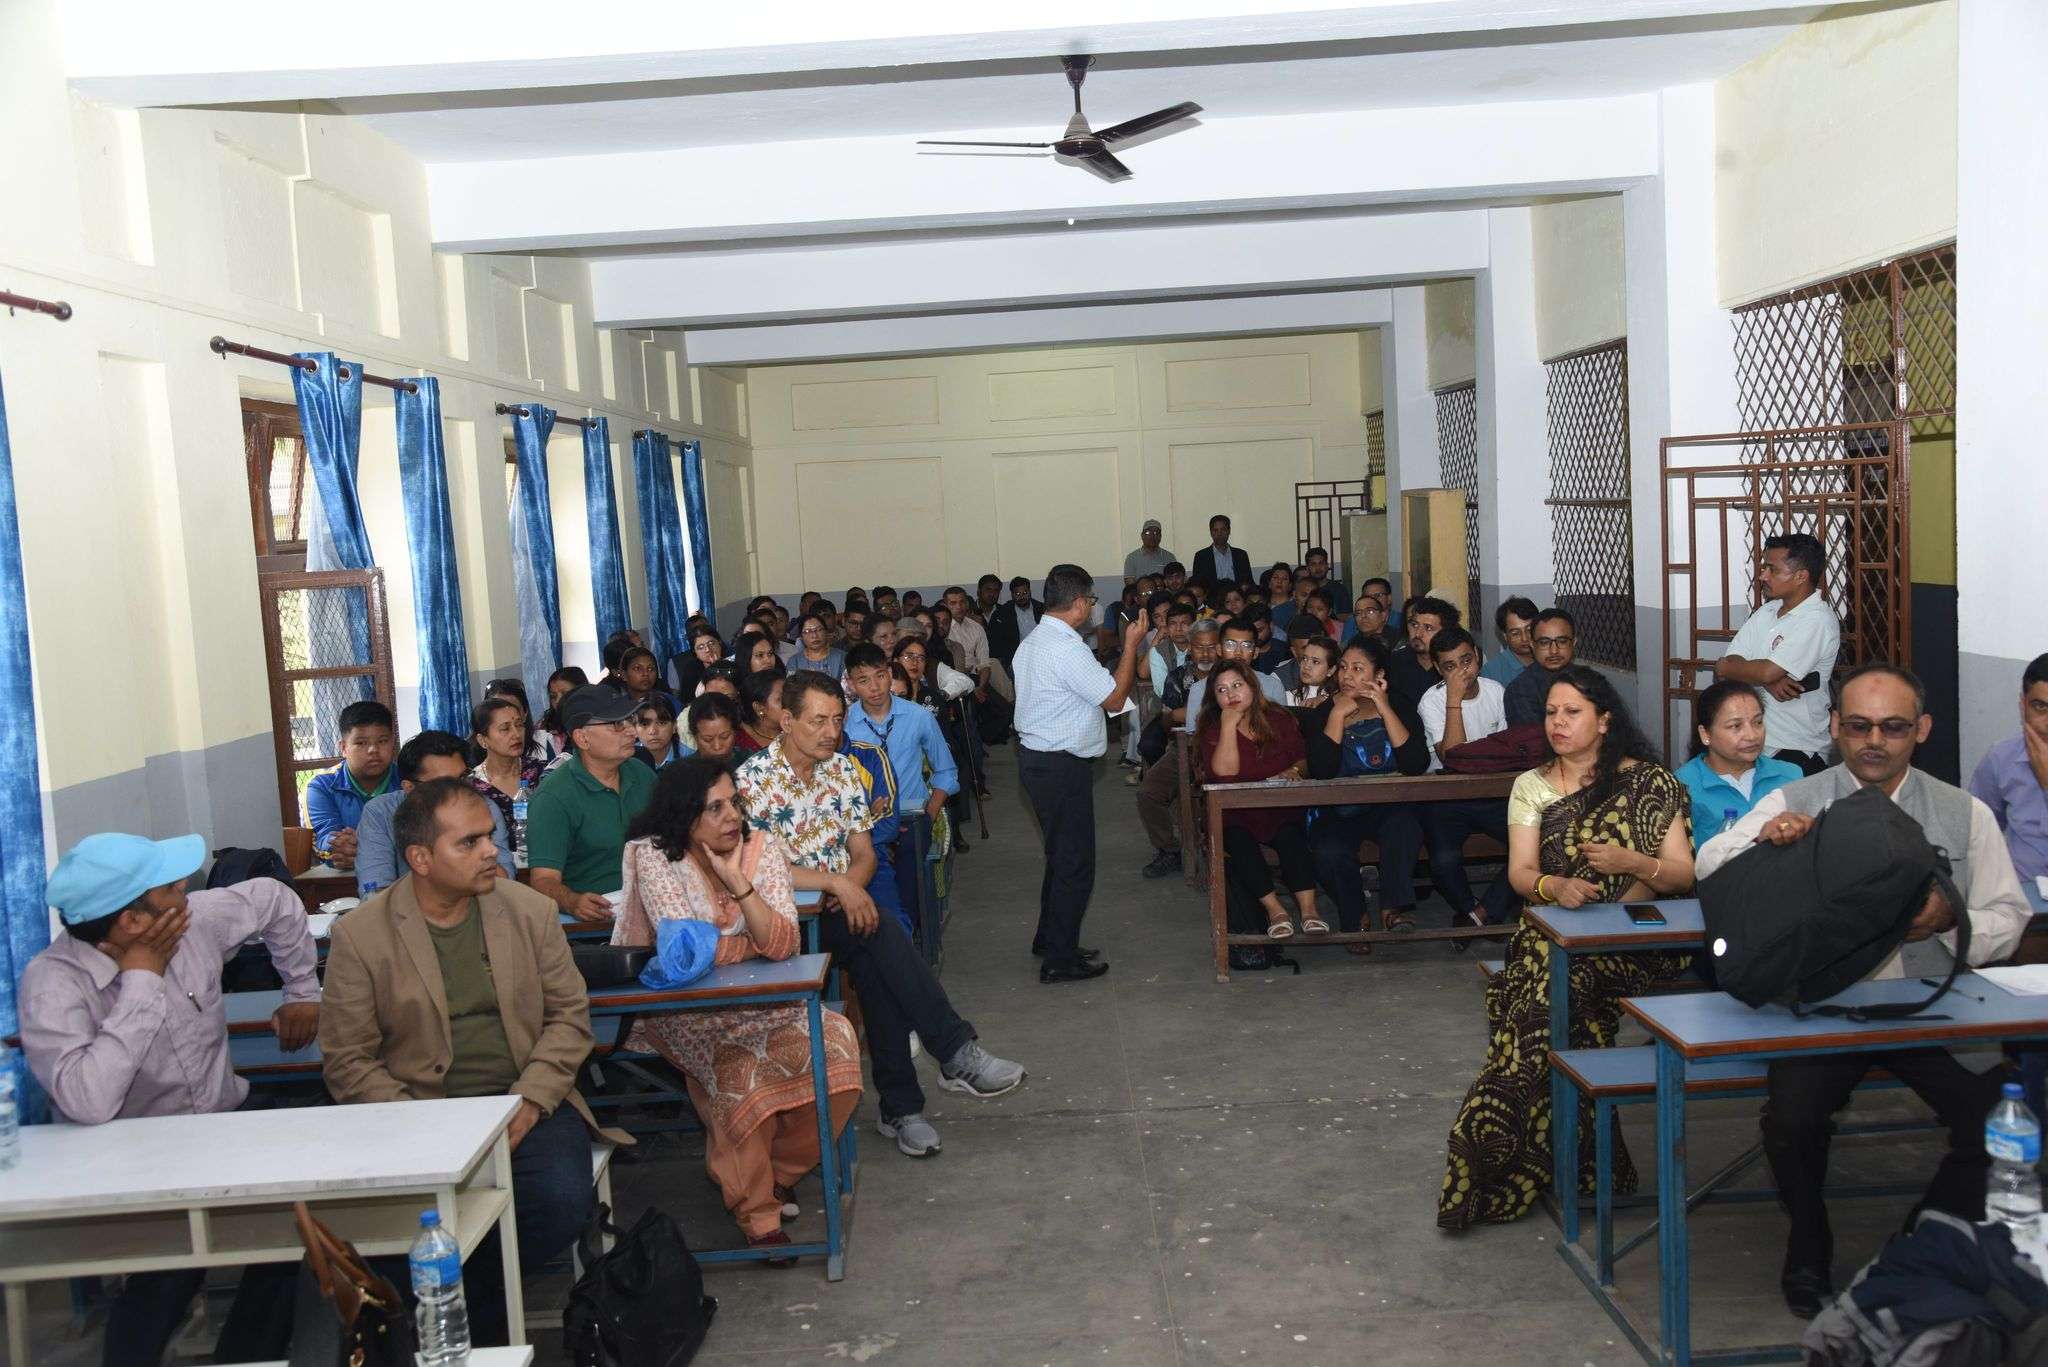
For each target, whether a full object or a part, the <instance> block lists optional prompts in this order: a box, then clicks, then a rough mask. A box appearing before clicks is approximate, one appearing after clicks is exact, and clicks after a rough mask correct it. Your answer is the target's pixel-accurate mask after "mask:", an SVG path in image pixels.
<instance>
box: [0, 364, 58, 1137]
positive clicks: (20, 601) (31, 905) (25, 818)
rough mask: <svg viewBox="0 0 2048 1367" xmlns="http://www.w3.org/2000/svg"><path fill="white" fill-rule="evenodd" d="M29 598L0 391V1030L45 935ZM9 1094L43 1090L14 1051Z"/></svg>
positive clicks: (13, 1023) (20, 1097) (36, 1099)
mask: <svg viewBox="0 0 2048 1367" xmlns="http://www.w3.org/2000/svg"><path fill="white" fill-rule="evenodd" d="M28 670H29V658H28V599H27V598H26V596H25V595H24V592H23V589H22V582H21V522H20V519H19V517H18V516H17V515H16V512H15V507H14V453H13V451H12V449H11V448H10V447H9V446H8V443H7V396H6V394H5V393H4V392H0V918H5V923H6V926H5V934H4V935H0V954H4V955H5V956H6V963H5V965H4V967H5V970H6V971H5V972H4V973H0V1034H6V1035H12V1034H14V1033H15V1032H16V1031H17V1030H18V1029H19V1028H20V1025H21V1018H20V1016H19V1014H18V1013H17V1010H16V1005H15V1000H14V992H15V988H16V987H17V986H19V985H20V983H21V970H22V969H24V968H26V967H28V961H29V960H30V959H33V958H34V957H35V956H36V954H37V953H38V952H39V951H40V950H41V949H42V948H43V946H45V945H47V944H49V943H50V912H49V905H48V903H46V902H44V900H43V874H44V871H45V865H44V863H43V780H42V775H41V773H40V772H39V771H38V769H37V767H36V696H35V689H34V687H33V686H32V685H31V684H30V682H29V672H28ZM12 1062H13V1068H14V1083H15V1097H16V1098H17V1102H18V1104H19V1105H20V1107H21V1117H22V1119H24V1120H28V1119H41V1118H42V1116H43V1109H42V1098H41V1097H40V1096H39V1095H36V1094H35V1082H34V1079H33V1078H31V1077H30V1076H29V1072H28V1069H27V1068H25V1067H24V1066H22V1062H21V1053H20V1051H19V1050H16V1051H14V1052H13V1060H12Z"/></svg>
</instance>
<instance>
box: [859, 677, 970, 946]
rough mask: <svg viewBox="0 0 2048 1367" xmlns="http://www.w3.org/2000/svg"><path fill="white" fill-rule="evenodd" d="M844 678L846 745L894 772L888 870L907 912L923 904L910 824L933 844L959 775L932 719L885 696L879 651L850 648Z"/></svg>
mask: <svg viewBox="0 0 2048 1367" xmlns="http://www.w3.org/2000/svg"><path fill="white" fill-rule="evenodd" d="M846 678H847V682H848V683H849V684H850V685H851V686H852V689H853V696H854V701H855V704H856V705H855V706H854V707H853V709H852V710H851V711H850V712H849V713H848V715H847V719H846V736H847V739H849V740H852V741H857V742H866V743H867V744H870V745H873V746H875V747H877V748H878V749H880V750H881V751H882V753H883V754H885V755H887V756H888V758H889V767H890V768H891V769H892V770H893V771H894V772H895V776H896V809H897V814H898V816H899V817H900V818H901V820H900V823H899V827H898V831H897V835H896V848H895V850H894V851H892V852H891V853H892V859H891V864H892V866H893V868H894V871H895V875H896V884H897V896H898V901H899V902H900V903H901V904H902V906H903V907H904V909H905V910H906V911H911V910H912V909H914V908H917V907H919V906H921V905H924V904H925V902H926V901H927V900H928V899H924V898H921V897H920V891H921V880H922V879H923V878H924V873H925V870H924V860H923V858H922V857H921V856H920V854H919V835H920V833H919V832H918V831H916V830H915V829H914V828H913V826H912V820H913V819H914V818H916V817H919V816H922V817H923V818H924V820H925V823H926V827H927V828H926V829H925V830H924V831H923V832H922V833H921V834H922V843H923V845H924V847H926V848H927V849H928V848H929V847H930V846H931V844H932V843H933V840H934V837H933V834H932V832H931V830H930V829H929V828H930V825H931V823H934V822H936V821H937V820H938V819H939V815H940V813H942V812H944V811H945V809H946V802H947V800H948V799H950V798H951V797H952V796H953V795H954V794H955V793H957V792H959V791H960V773H959V770H958V769H957V768H956V767H955V765H954V763H953V753H952V751H951V750H950V749H949V748H948V747H947V745H946V737H945V735H944V733H943V732H941V731H940V730H939V723H938V718H937V717H935V716H934V715H933V714H932V713H930V712H927V711H926V710H925V709H924V708H922V707H920V706H918V705H917V704H916V703H915V702H910V701H907V700H905V699H901V698H896V697H892V696H891V695H890V692H889V665H888V662H887V661H886V660H884V659H883V658H882V652H881V650H880V649H878V648H877V647H876V646H874V645H873V644H872V643H870V644H869V645H867V646H866V647H856V648H855V649H854V650H853V652H852V653H851V654H849V655H848V656H847V657H846ZM906 681H907V680H906Z"/></svg>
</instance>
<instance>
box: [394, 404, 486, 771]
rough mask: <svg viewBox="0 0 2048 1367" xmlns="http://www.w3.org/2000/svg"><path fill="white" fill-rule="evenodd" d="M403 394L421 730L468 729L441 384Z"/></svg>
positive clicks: (402, 469) (401, 475)
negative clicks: (443, 437)
mask: <svg viewBox="0 0 2048 1367" xmlns="http://www.w3.org/2000/svg"><path fill="white" fill-rule="evenodd" d="M413 383H414V384H416V385H417V386H419V392H418V393H417V394H408V393H406V392H405V391H404V390H403V389H401V390H399V391H398V480H399V487H400V489H401V490H402V492H403V494H404V497H405V545H406V549H407V550H408V551H409V552H411V554H412V611H413V620H414V622H416V623H417V624H418V628H419V647H420V728H421V729H422V730H426V731H449V732H453V733H454V734H455V735H458V736H466V735H468V734H469V729H468V728H469V648H468V646H467V645H466V644H465V642H464V640H463V635H462V585H461V582H460V581H459V580H458V578H457V577H456V571H455V523H454V519H453V518H451V517H450V516H449V513H448V458H447V453H446V450H445V449H444V447H443V446H442V443H441V382H440V381H439V380H437V379H434V378H433V377H432V376H425V377H422V378H420V379H418V380H415V381H413Z"/></svg>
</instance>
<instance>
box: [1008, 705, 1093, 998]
mask: <svg viewBox="0 0 2048 1367" xmlns="http://www.w3.org/2000/svg"><path fill="white" fill-rule="evenodd" d="M1017 772H1018V775H1019V776H1020V777H1021V778H1022V779H1023V781H1024V791H1025V793H1026V794H1027V795H1028V796H1029V797H1030V798H1031V809H1032V811H1034V812H1036V813H1037V814H1038V826H1039V829H1040V830H1041V831H1043V832H1044V833H1045V875H1044V877H1043V878H1041V879H1040V880H1039V884H1038V933H1037V934H1036V935H1034V936H1033V937H1032V944H1033V945H1034V946H1035V947H1037V948H1039V949H1043V950H1044V951H1045V962H1046V963H1047V964H1048V965H1054V964H1057V965H1068V964H1073V963H1076V962H1078V961H1079V958H1080V948H1081V918H1082V917H1084V916H1086V915H1087V914H1088V898H1089V897H1090V895H1091V894H1093V892H1094V891H1095V766H1094V765H1092V764H1090V763H1089V762H1088V761H1087V760H1085V759H1082V758H1080V757H1079V756H1077V755H1070V754H1067V753H1066V752H1065V751H1061V750H1054V751H1043V750H1030V749H1026V748H1025V747H1024V746H1022V745H1019V746H1018V747H1017Z"/></svg>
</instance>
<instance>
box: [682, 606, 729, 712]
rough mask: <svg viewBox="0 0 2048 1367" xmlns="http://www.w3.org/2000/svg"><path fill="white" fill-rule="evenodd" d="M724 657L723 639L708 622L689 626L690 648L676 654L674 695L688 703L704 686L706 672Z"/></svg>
mask: <svg viewBox="0 0 2048 1367" xmlns="http://www.w3.org/2000/svg"><path fill="white" fill-rule="evenodd" d="M724 658H725V640H724V638H723V637H721V636H720V635H719V634H718V629H717V628H716V627H713V626H710V625H709V624H706V625H703V626H694V627H691V628H690V649H689V650H688V652H687V653H685V654H682V655H678V656H676V697H677V698H678V699H680V700H681V701H682V702H683V703H684V704H686V705H687V704H688V703H689V702H690V700H691V699H692V698H695V697H696V696H697V694H698V692H699V691H700V690H702V688H703V687H704V679H705V676H706V674H707V672H708V671H709V670H710V669H711V668H712V667H713V666H714V665H716V664H717V663H718V662H719V661H720V660H722V659H724Z"/></svg>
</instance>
